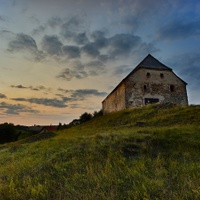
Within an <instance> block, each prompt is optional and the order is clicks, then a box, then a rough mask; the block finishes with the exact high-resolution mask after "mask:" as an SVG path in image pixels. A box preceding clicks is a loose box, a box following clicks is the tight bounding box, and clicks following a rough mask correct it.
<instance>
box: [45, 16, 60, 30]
mask: <svg viewBox="0 0 200 200" xmlns="http://www.w3.org/2000/svg"><path fill="white" fill-rule="evenodd" d="M62 23H63V20H62V19H61V18H60V17H52V18H51V19H49V20H48V23H47V24H48V25H49V26H50V27H51V28H52V29H54V28H56V27H58V26H61V25H62Z"/></svg>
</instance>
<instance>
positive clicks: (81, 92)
mask: <svg viewBox="0 0 200 200" xmlns="http://www.w3.org/2000/svg"><path fill="white" fill-rule="evenodd" d="M58 91H60V92H62V93H66V94H68V96H69V97H68V99H67V100H68V101H72V102H74V101H78V100H84V99H86V98H88V97H90V96H97V97H104V96H106V95H107V93H106V92H99V91H98V90H96V89H78V90H65V89H62V88H59V89H58Z"/></svg>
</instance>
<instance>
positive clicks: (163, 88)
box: [125, 69, 188, 108]
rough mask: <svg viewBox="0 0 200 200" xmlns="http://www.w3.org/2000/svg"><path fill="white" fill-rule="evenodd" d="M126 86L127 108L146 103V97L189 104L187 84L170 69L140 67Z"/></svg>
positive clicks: (129, 78) (178, 103)
mask: <svg viewBox="0 0 200 200" xmlns="http://www.w3.org/2000/svg"><path fill="white" fill-rule="evenodd" d="M125 87H126V105H127V106H126V107H127V108H130V107H137V106H143V105H145V98H146V99H153V100H159V102H164V103H166V102H171V103H175V104H177V105H188V100H187V92H186V84H185V83H184V82H183V81H182V80H180V79H179V78H178V77H177V76H176V75H175V74H174V73H173V72H172V71H170V70H155V69H139V70H137V71H136V72H135V73H133V74H132V75H130V76H129V77H128V78H127V79H126V81H125Z"/></svg>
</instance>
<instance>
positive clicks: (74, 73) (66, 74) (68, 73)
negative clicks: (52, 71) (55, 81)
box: [56, 68, 88, 81]
mask: <svg viewBox="0 0 200 200" xmlns="http://www.w3.org/2000/svg"><path fill="white" fill-rule="evenodd" d="M87 76H88V74H87V73H86V72H85V71H84V70H71V69H69V68H66V69H64V70H63V71H62V72H61V73H60V74H59V75H58V76H56V77H57V78H59V79H64V80H67V81H71V80H72V79H73V78H77V79H83V78H86V77H87Z"/></svg>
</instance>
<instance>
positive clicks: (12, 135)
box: [0, 123, 18, 144]
mask: <svg viewBox="0 0 200 200" xmlns="http://www.w3.org/2000/svg"><path fill="white" fill-rule="evenodd" d="M17 136H18V134H17V129H16V127H15V126H14V124H8V123H4V124H0V144H3V143H6V142H13V141H15V140H17Z"/></svg>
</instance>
